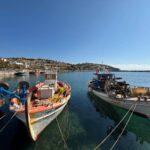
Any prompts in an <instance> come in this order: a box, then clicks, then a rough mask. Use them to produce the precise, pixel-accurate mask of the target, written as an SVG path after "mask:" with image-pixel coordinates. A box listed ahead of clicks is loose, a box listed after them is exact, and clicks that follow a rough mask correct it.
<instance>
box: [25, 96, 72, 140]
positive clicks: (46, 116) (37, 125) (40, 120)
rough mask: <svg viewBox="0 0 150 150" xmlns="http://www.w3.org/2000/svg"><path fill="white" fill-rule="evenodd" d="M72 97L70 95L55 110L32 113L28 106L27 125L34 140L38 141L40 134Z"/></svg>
mask: <svg viewBox="0 0 150 150" xmlns="http://www.w3.org/2000/svg"><path fill="white" fill-rule="evenodd" d="M69 99H70V95H69V96H67V97H66V98H65V103H64V104H63V105H62V106H60V107H59V108H57V109H55V110H45V111H43V112H39V113H33V114H30V112H29V109H28V106H29V104H27V106H26V111H25V112H26V113H25V115H26V121H27V122H26V125H27V127H28V130H29V133H30V136H31V138H32V140H33V141H36V140H37V138H38V137H39V134H40V133H41V132H42V131H43V130H44V129H45V128H46V127H47V126H48V125H49V124H50V123H51V122H52V121H53V120H54V119H55V118H56V117H57V116H58V115H59V114H60V113H61V112H62V111H63V109H64V108H65V106H66V105H67V103H68V101H69Z"/></svg>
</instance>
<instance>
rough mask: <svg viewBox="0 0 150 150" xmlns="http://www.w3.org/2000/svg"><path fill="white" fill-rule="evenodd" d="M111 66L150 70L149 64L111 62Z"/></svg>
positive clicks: (124, 68)
mask: <svg viewBox="0 0 150 150" xmlns="http://www.w3.org/2000/svg"><path fill="white" fill-rule="evenodd" d="M111 66H113V67H116V68H119V69H121V70H139V71H141V70H150V65H149V64H111Z"/></svg>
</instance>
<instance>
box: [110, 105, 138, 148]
mask: <svg viewBox="0 0 150 150" xmlns="http://www.w3.org/2000/svg"><path fill="white" fill-rule="evenodd" d="M136 106H137V103H136V104H135V106H134V108H133V110H132V113H131V114H130V116H129V118H128V120H127V122H126V124H125V126H124V128H123V129H122V132H121V133H120V134H119V136H118V138H117V140H116V141H115V143H114V144H113V146H112V147H111V148H110V150H113V148H114V147H115V145H116V144H117V143H118V141H119V139H120V138H121V136H122V134H123V132H124V131H125V129H126V127H127V125H128V124H129V121H130V119H131V117H132V115H133V112H134V110H135V108H136Z"/></svg>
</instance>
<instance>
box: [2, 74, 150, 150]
mask: <svg viewBox="0 0 150 150" xmlns="http://www.w3.org/2000/svg"><path fill="white" fill-rule="evenodd" d="M115 74H116V75H117V76H121V77H122V78H123V79H124V80H125V81H127V82H128V83H130V84H131V85H137V86H149V87H150V73H149V72H117V73H115ZM92 77H93V72H69V73H60V74H59V79H60V80H62V81H65V82H68V83H69V84H70V85H71V87H72V97H71V99H70V102H69V103H68V105H67V107H66V108H65V109H64V111H63V112H62V114H61V115H60V116H59V117H58V122H59V125H60V127H61V129H62V132H63V136H64V139H65V141H66V143H67V146H68V149H70V150H93V149H94V147H96V146H97V144H99V143H100V141H102V140H103V138H105V137H106V136H107V134H108V133H109V132H110V128H113V127H114V126H115V125H116V124H117V123H118V122H119V121H120V120H121V119H122V117H123V116H124V114H125V113H126V112H127V111H126V110H124V109H121V108H118V107H116V106H112V105H110V104H107V103H105V102H103V101H102V100H101V99H99V98H97V97H96V96H94V95H89V94H88V91H87V90H88V88H87V86H88V82H89V80H91V79H92ZM22 80H26V81H29V82H30V85H34V84H35V83H36V82H37V81H43V80H44V77H43V76H42V75H41V76H39V75H37V76H34V75H31V76H28V75H27V76H22V77H13V78H12V77H11V78H3V81H6V82H8V83H9V84H10V87H11V89H12V90H13V89H14V88H15V87H16V86H17V83H18V82H19V81H22ZM3 109H6V111H7V105H6V106H5V108H3ZM11 115H12V114H8V115H7V116H6V118H4V119H2V120H0V127H1V128H2V127H3V126H4V125H5V123H6V122H7V121H8V120H9V118H10V117H11ZM125 123H126V121H124V122H123V123H122V124H121V126H120V127H119V128H118V129H117V130H116V132H115V133H114V134H113V135H112V136H111V137H110V138H109V139H108V141H106V142H105V143H104V144H103V145H102V147H101V149H102V150H107V149H110V147H111V146H112V145H113V143H114V142H115V140H116V139H117V137H118V135H119V134H120V132H121V131H122V128H123V126H124V125H125ZM7 149H8V150H9V149H10V150H12V149H15V150H17V149H19V150H20V149H21V150H22V149H23V150H63V149H65V147H64V141H63V140H62V137H61V134H60V132H59V129H58V124H57V122H56V121H53V122H52V123H51V124H50V125H49V126H48V127H47V128H46V129H45V130H44V131H43V132H42V133H41V134H40V137H39V139H38V140H37V141H36V142H32V141H31V140H30V137H29V135H28V131H27V129H26V127H25V126H24V124H23V123H22V122H20V121H19V120H17V119H16V118H15V119H13V120H12V121H11V123H10V124H9V125H8V126H7V128H5V129H4V130H3V132H1V133H0V150H7ZM115 149H117V150H150V120H149V119H146V118H143V117H141V116H137V115H135V114H134V115H133V116H132V118H131V121H130V122H129V125H128V126H127V129H126V130H125V132H124V133H123V136H122V137H121V139H120V141H119V142H118V144H117V145H116V147H115Z"/></svg>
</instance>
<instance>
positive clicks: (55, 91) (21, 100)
mask: <svg viewBox="0 0 150 150" xmlns="http://www.w3.org/2000/svg"><path fill="white" fill-rule="evenodd" d="M17 92H18V94H16V93H12V92H10V91H9V90H8V87H7V85H6V84H2V83H1V84H0V93H1V94H2V95H3V96H8V95H9V100H10V106H9V109H10V111H11V112H13V113H14V114H15V116H16V117H17V118H18V119H19V120H21V121H22V122H23V123H24V124H25V125H26V126H27V128H28V131H29V134H30V136H31V138H32V139H33V140H34V141H36V140H37V138H38V136H39V134H40V133H41V132H42V131H43V130H44V129H45V128H46V127H47V126H48V125H49V124H50V123H51V122H52V121H53V120H54V119H55V118H56V117H57V116H58V115H59V114H60V113H61V112H62V110H63V109H64V107H65V106H66V105H67V103H68V101H69V99H70V97H71V87H70V85H69V84H67V83H64V82H61V81H58V80H57V72H55V71H47V72H46V73H45V81H44V82H39V83H37V84H36V85H35V86H32V87H30V86H29V83H28V82H25V81H22V82H20V83H19V88H18V89H17Z"/></svg>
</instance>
